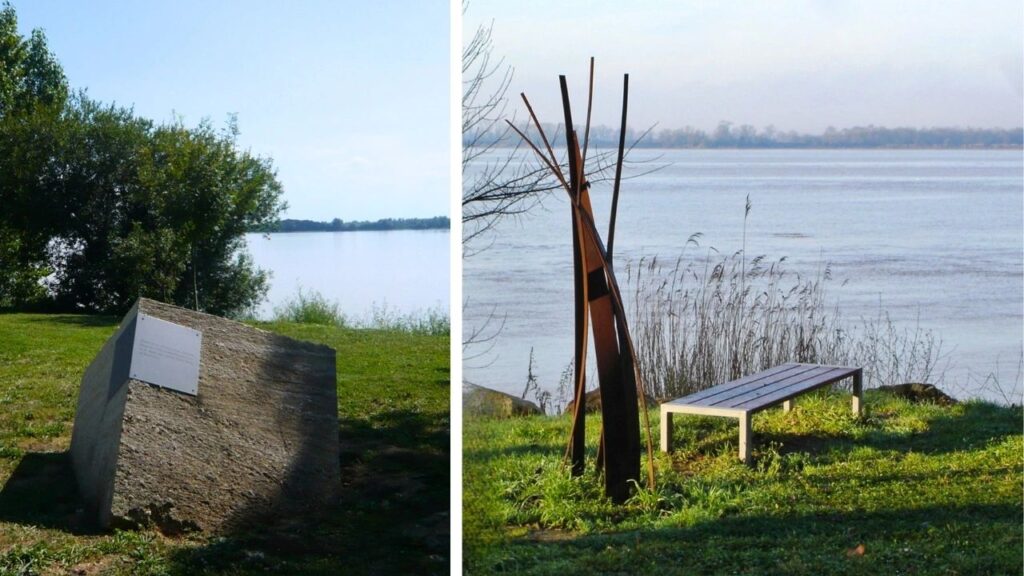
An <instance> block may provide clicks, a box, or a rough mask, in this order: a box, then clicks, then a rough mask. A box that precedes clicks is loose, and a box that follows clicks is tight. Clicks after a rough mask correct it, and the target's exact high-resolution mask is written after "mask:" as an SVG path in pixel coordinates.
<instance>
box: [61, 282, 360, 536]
mask: <svg viewBox="0 0 1024 576" xmlns="http://www.w3.org/2000/svg"><path fill="white" fill-rule="evenodd" d="M337 405H338V402H337V390H336V377H335V353H334V350H333V349H331V348H329V347H327V346H322V345H318V344H311V343H308V342H302V341H298V340H294V339H291V338H287V337H284V336H279V335H277V334H272V333H270V332H266V331H263V330H259V329H257V328H253V327H251V326H247V325H245V324H241V323H238V322H234V321H231V320H227V319H224V318H220V317H217V316H211V315H209V314H203V313H199V312H194V311H191V310H187V309H184V308H178V307H176V306H170V305H167V304H162V303H160V302H156V301H153V300H148V299H145V298H142V299H140V300H139V301H138V302H136V304H135V305H134V306H133V307H132V309H131V310H130V311H129V312H128V314H127V315H126V316H125V317H124V320H123V321H122V322H121V325H120V327H119V328H118V330H117V332H115V333H114V335H113V336H111V338H110V339H109V340H108V341H107V342H106V344H105V345H104V346H103V349H102V350H101V351H100V353H99V354H98V355H97V356H96V358H95V359H94V360H93V362H92V364H90V365H89V367H88V368H87V369H86V371H85V375H84V376H83V377H82V386H81V390H80V391H79V395H78V407H77V410H76V412H75V425H74V430H73V432H72V437H71V460H72V464H73V466H74V471H75V477H76V479H77V482H78V488H79V492H80V493H81V495H82V498H83V501H84V502H85V505H86V513H87V514H88V515H89V517H91V518H93V519H94V520H95V521H96V523H98V525H100V526H102V527H107V526H112V525H114V526H125V525H127V526H133V525H134V526H138V525H147V524H155V525H156V526H157V527H159V528H160V529H161V530H163V531H165V532H180V531H186V530H211V531H221V530H225V529H230V528H233V527H235V526H236V525H241V524H245V523H247V522H251V521H256V520H258V519H260V518H264V517H266V516H267V515H270V514H288V513H298V512H301V511H303V510H310V509H316V508H321V507H322V506H323V505H324V504H327V503H329V502H330V501H332V500H334V499H335V498H336V497H337V495H338V490H339V488H340V464H339V459H338V411H337Z"/></svg>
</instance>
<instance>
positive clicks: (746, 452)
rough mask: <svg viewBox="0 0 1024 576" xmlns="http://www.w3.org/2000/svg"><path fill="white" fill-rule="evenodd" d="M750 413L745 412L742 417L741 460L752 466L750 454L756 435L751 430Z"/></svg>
mask: <svg viewBox="0 0 1024 576" xmlns="http://www.w3.org/2000/svg"><path fill="white" fill-rule="evenodd" d="M750 419H751V414H750V412H744V413H743V415H742V416H740V460H743V463H744V464H750V460H751V458H750V452H751V450H752V449H753V440H754V435H753V432H752V431H751V429H750Z"/></svg>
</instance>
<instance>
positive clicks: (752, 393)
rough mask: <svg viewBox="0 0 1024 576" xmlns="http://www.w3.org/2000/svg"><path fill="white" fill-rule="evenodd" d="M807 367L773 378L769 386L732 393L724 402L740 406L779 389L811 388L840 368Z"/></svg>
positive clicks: (732, 405)
mask: <svg viewBox="0 0 1024 576" xmlns="http://www.w3.org/2000/svg"><path fill="white" fill-rule="evenodd" d="M807 368H808V369H807V370H804V371H802V372H801V373H799V374H794V375H792V376H790V377H788V378H782V379H779V380H773V381H772V382H771V384H769V385H767V386H762V387H760V388H757V389H752V390H746V391H743V392H741V393H739V394H732V395H730V397H729V398H728V399H724V400H723V401H722V404H723V405H728V406H730V407H738V406H740V405H741V404H743V403H745V402H747V401H749V400H753V399H756V398H760V397H762V396H767V395H770V394H774V393H775V392H776V391H778V390H784V389H785V390H811V389H813V388H815V387H817V386H820V385H821V383H822V382H824V381H826V380H828V379H829V378H831V377H832V375H833V374H832V373H833V371H834V370H839V369H837V368H820V367H818V366H807ZM840 371H842V370H840Z"/></svg>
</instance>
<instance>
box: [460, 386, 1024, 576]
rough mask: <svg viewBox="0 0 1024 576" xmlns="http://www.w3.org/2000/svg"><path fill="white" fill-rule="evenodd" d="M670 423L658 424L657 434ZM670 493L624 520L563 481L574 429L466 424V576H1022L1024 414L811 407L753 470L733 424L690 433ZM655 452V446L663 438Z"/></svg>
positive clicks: (663, 481)
mask: <svg viewBox="0 0 1024 576" xmlns="http://www.w3.org/2000/svg"><path fill="white" fill-rule="evenodd" d="M657 421H658V413H657V411H656V410H655V411H652V412H651V425H652V431H653V432H654V433H655V434H657V424H658V422H657ZM674 421H675V422H676V426H675V438H674V440H675V443H676V447H677V450H676V451H675V452H673V453H672V454H670V455H666V454H660V453H659V454H657V456H656V466H657V473H656V475H657V476H656V477H657V488H656V490H655V491H653V492H651V491H647V490H640V491H638V492H637V493H636V495H635V496H634V497H633V498H632V499H631V500H630V501H629V502H628V503H627V504H626V505H624V506H620V507H616V506H613V505H611V504H610V503H609V501H607V500H606V499H605V498H604V497H603V495H602V487H601V484H600V481H599V479H598V478H597V477H596V475H595V474H594V473H593V467H592V466H593V456H594V453H593V452H594V451H593V448H594V447H595V446H596V444H597V442H596V440H597V434H598V430H599V423H600V417H599V416H598V415H594V416H593V417H591V418H588V420H587V422H588V444H589V446H590V447H591V448H592V451H591V454H590V459H589V460H588V466H590V467H591V468H590V470H589V471H588V473H587V474H585V475H584V476H583V477H581V478H577V479H572V478H570V477H569V475H568V472H567V468H566V467H565V466H564V465H563V464H562V460H561V459H562V454H563V452H564V450H565V443H566V437H567V435H568V431H569V420H568V418H567V417H557V418H553V417H530V418H520V419H512V420H493V419H468V420H467V421H466V422H465V429H464V446H463V449H464V454H463V458H464V488H463V502H464V505H463V518H464V547H465V548H464V554H465V566H466V572H467V573H470V574H493V573H512V574H558V575H559V576H565V575H567V574H658V575H667V574H807V575H819V574H865V575H867V574H1021V573H1022V554H1024V545H1022V542H1024V528H1022V523H1024V512H1022V510H1024V497H1022V489H1024V484H1022V482H1024V469H1022V466H1024V441H1022V412H1021V408H1020V407H1012V408H1007V407H1000V406H995V405H992V404H985V403H978V402H969V403H965V404H960V405H957V406H952V407H940V406H935V405H925V404H911V403H909V402H907V401H905V400H902V399H898V398H895V397H892V396H890V395H889V394H886V393H881V392H873V391H869V392H867V394H866V409H865V415H864V416H863V417H862V418H861V419H856V418H854V416H853V415H852V414H851V413H850V408H849V397H848V396H840V395H837V394H831V393H827V392H823V393H819V394H815V395H811V396H808V397H803V398H800V399H799V400H798V402H797V404H796V408H795V410H794V411H793V412H791V413H789V414H784V413H782V411H781V409H777V410H769V411H766V412H763V413H761V414H759V415H757V416H755V417H754V432H755V452H754V456H755V464H754V465H753V466H752V467H749V468H748V467H746V466H744V465H743V464H741V463H740V462H739V460H738V459H737V456H736V451H737V442H738V440H737V429H738V426H737V424H736V421H735V420H730V419H724V418H708V417H695V416H677V417H676V418H675V420H674ZM654 441H655V446H656V447H657V436H655V440H654Z"/></svg>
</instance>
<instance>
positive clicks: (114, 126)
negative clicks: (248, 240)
mask: <svg viewBox="0 0 1024 576" xmlns="http://www.w3.org/2000/svg"><path fill="white" fill-rule="evenodd" d="M16 23H17V20H16V17H15V14H14V10H13V9H12V8H11V7H10V6H9V5H7V6H5V7H4V8H3V11H2V12H0V61H2V66H3V69H2V70H0V175H2V180H0V206H2V207H3V208H2V210H0V278H2V280H0V305H6V306H25V305H28V304H30V303H32V302H33V301H39V300H42V301H43V302H45V303H48V304H50V305H52V306H55V307H57V308H59V309H64V310H89V311H120V310H123V309H124V308H126V307H127V306H129V305H130V304H131V303H132V302H133V301H134V300H135V299H136V298H137V297H139V296H147V297H151V298H156V299H159V300H162V301H165V302H170V303H174V304H178V305H185V306H189V307H192V308H196V309H199V310H205V311H208V312H212V313H217V314H230V313H234V312H238V311H240V310H242V309H245V308H247V307H250V306H252V305H253V304H255V303H257V302H258V301H259V300H261V299H262V298H263V296H264V294H265V292H266V289H267V280H268V279H267V273H266V272H264V271H261V270H258V269H257V268H256V267H255V266H254V265H253V263H252V260H251V258H249V256H248V255H247V254H246V252H245V240H244V234H245V232H246V231H247V230H249V229H252V228H257V227H259V226H263V225H266V224H268V223H269V222H273V221H275V220H276V219H277V216H278V214H279V213H280V211H281V210H282V209H283V208H284V205H283V203H282V201H281V192H282V190H281V185H280V183H279V182H278V181H277V178H276V174H275V172H274V169H273V166H272V165H271V162H270V160H269V159H265V158H261V157H257V156H253V155H252V154H250V153H248V152H246V151H241V150H239V147H238V144H237V136H238V129H237V125H236V123H235V121H234V119H231V120H230V121H229V122H228V124H227V126H226V127H225V128H224V129H222V130H218V129H215V128H214V127H212V126H211V125H210V123H209V122H203V123H201V124H200V125H199V126H198V127H195V128H187V127H185V126H184V125H183V124H182V123H181V122H180V121H175V122H172V123H169V124H162V125H157V124H154V123H153V122H152V121H150V120H147V119H144V118H140V117H138V116H136V115H135V114H134V112H133V111H132V110H130V109H126V108H122V107H118V106H114V105H104V104H101V103H99V102H96V101H94V100H91V99H90V98H88V97H87V96H86V95H85V94H84V93H79V94H73V95H69V92H68V89H67V86H66V81H65V80H64V75H63V72H62V71H61V69H60V66H59V64H58V63H57V61H56V59H55V58H54V57H53V56H52V54H51V53H50V52H49V50H48V48H47V47H46V42H45V37H44V36H43V34H42V33H41V32H38V31H36V32H33V33H32V35H31V37H30V38H28V39H25V38H22V37H21V36H19V35H18V34H17V28H16Z"/></svg>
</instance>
